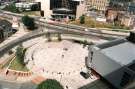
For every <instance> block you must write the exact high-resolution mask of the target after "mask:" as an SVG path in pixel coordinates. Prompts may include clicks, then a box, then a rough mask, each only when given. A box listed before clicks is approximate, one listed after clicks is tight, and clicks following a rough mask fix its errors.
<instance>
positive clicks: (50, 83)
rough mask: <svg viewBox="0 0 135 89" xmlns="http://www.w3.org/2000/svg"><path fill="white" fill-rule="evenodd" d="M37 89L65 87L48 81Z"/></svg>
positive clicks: (61, 88)
mask: <svg viewBox="0 0 135 89" xmlns="http://www.w3.org/2000/svg"><path fill="white" fill-rule="evenodd" d="M37 89H64V88H63V86H62V85H61V84H60V83H59V82H58V81H57V80H54V79H47V80H45V81H43V82H42V83H41V84H39V85H38V87H37Z"/></svg>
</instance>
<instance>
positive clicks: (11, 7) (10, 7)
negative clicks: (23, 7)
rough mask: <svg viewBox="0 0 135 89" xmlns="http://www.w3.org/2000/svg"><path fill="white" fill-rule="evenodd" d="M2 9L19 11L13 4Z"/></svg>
mask: <svg viewBox="0 0 135 89" xmlns="http://www.w3.org/2000/svg"><path fill="white" fill-rule="evenodd" d="M3 10H6V11H11V12H13V13H19V10H18V8H17V7H16V6H15V4H10V5H7V6H6V7H5V8H4V9H3Z"/></svg>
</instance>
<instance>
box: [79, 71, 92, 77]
mask: <svg viewBox="0 0 135 89" xmlns="http://www.w3.org/2000/svg"><path fill="white" fill-rule="evenodd" d="M80 75H82V76H83V77H84V78H85V79H88V78H89V77H90V74H89V73H85V72H83V71H81V72H80Z"/></svg>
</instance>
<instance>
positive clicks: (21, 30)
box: [0, 23, 28, 47]
mask: <svg viewBox="0 0 135 89" xmlns="http://www.w3.org/2000/svg"><path fill="white" fill-rule="evenodd" d="M27 33H28V32H26V31H25V29H24V25H23V24H22V23H21V24H20V27H19V30H18V31H17V32H16V33H15V34H13V35H12V36H11V37H9V38H7V39H6V40H5V41H3V42H2V43H1V44H0V47H2V46H4V45H5V44H8V43H10V42H12V41H13V40H16V39H18V38H19V37H22V36H23V35H25V34H27Z"/></svg>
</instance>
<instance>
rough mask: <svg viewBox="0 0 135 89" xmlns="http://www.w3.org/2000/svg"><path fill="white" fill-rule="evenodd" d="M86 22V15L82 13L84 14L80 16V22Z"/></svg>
mask: <svg viewBox="0 0 135 89" xmlns="http://www.w3.org/2000/svg"><path fill="white" fill-rule="evenodd" d="M84 23H85V16H84V15H82V16H81V17H80V24H84Z"/></svg>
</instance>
